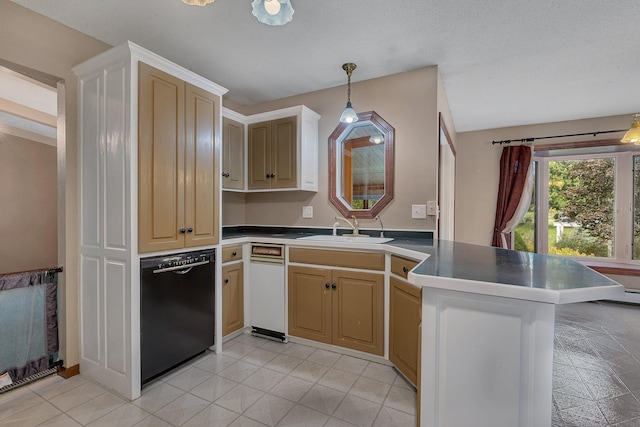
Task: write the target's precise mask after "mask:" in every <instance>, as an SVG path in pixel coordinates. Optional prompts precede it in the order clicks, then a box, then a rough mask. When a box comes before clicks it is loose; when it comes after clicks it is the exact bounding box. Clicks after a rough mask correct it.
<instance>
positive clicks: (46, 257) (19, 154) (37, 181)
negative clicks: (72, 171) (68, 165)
mask: <svg viewBox="0 0 640 427" xmlns="http://www.w3.org/2000/svg"><path fill="white" fill-rule="evenodd" d="M56 166H57V162H56V147H52V146H50V145H45V144H41V143H39V142H35V141H30V140H28V139H23V138H18V137H16V136H12V135H2V133H1V132H0V200H2V209H0V236H2V239H0V274H2V273H15V272H18V271H29V270H36V269H41V268H49V267H55V266H56V263H57V262H58V215H57V211H58V208H57V197H56V194H57V185H56V176H57V173H56Z"/></svg>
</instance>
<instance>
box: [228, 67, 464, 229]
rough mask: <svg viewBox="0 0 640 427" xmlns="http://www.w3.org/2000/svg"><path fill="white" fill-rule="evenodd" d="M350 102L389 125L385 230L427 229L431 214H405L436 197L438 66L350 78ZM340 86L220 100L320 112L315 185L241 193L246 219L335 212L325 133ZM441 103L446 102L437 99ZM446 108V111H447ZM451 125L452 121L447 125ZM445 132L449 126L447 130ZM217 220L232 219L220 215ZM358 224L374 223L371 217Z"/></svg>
mask: <svg viewBox="0 0 640 427" xmlns="http://www.w3.org/2000/svg"><path fill="white" fill-rule="evenodd" d="M351 86H352V87H351V101H352V103H353V105H354V107H355V108H356V111H359V112H364V111H370V110H373V111H375V112H376V113H378V114H379V115H380V116H382V117H383V118H384V119H385V120H386V121H387V122H388V123H390V124H391V125H392V126H393V127H394V128H395V157H396V162H395V175H394V179H395V195H394V200H393V201H392V202H391V204H390V205H388V206H387V207H386V208H385V209H384V210H383V211H382V214H381V215H382V218H383V222H384V225H385V228H387V229H412V230H433V229H434V228H435V223H434V220H433V218H432V217H429V218H428V219H426V220H415V219H411V205H412V204H425V203H426V202H427V201H428V200H435V198H436V182H437V181H436V175H437V170H436V169H437V160H438V159H437V157H438V156H437V153H438V151H437V150H438V107H437V106H438V103H437V96H438V68H437V67H428V68H422V69H419V70H414V71H409V72H406V73H401V74H395V75H392V76H387V77H381V78H377V79H372V80H367V81H362V82H357V83H352V85H351ZM346 92H347V88H346V85H342V86H338V87H334V88H330V89H326V90H321V91H316V92H311V93H307V94H303V95H298V96H294V97H290V98H285V99H280V100H277V101H273V102H268V103H263V104H259V105H253V106H245V107H240V106H237V105H232V104H231V103H229V102H225V106H228V107H229V108H232V109H233V108H234V107H235V109H237V110H241V111H239V112H240V113H242V114H255V113H260V112H264V111H270V110H275V109H279V108H285V107H290V106H294V105H300V104H303V105H306V106H307V107H309V108H311V109H312V110H314V111H315V112H317V113H318V114H320V115H321V116H322V118H321V119H320V123H319V135H318V141H319V150H318V155H319V167H318V169H319V190H318V192H317V193H310V192H280V193H278V192H271V193H251V194H247V195H246V208H245V219H246V223H247V224H259V225H285V226H302V227H306V226H313V227H331V225H332V224H333V223H334V222H335V220H334V217H335V216H336V215H339V213H338V211H337V210H336V209H335V208H333V206H331V205H329V202H328V197H329V196H328V180H329V178H328V142H327V140H328V137H329V135H330V134H331V132H333V130H334V129H335V128H336V126H337V125H338V118H339V117H340V114H341V112H342V109H343V108H344V105H345V102H346V95H347V93H346ZM443 105H446V104H443ZM448 114H449V113H448V111H447V115H448ZM452 128H453V126H452ZM450 131H451V129H450ZM307 205H311V206H313V211H314V217H313V219H303V218H302V207H303V206H307ZM223 223H224V224H225V225H226V224H232V223H235V221H233V220H232V219H231V218H228V217H226V216H224V217H223ZM360 223H361V227H363V228H367V227H372V228H376V229H377V227H378V225H377V223H376V222H375V221H373V220H362V221H360Z"/></svg>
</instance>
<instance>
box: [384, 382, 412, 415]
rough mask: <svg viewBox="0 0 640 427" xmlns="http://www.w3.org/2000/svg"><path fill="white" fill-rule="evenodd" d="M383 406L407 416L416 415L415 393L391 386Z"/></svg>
mask: <svg viewBox="0 0 640 427" xmlns="http://www.w3.org/2000/svg"><path fill="white" fill-rule="evenodd" d="M384 406H388V407H390V408H393V409H397V410H399V411H402V412H406V413H407V414H411V415H415V414H416V392H415V391H413V390H407V389H404V388H400V387H396V386H393V387H391V390H389V394H388V395H387V398H386V400H385V401H384Z"/></svg>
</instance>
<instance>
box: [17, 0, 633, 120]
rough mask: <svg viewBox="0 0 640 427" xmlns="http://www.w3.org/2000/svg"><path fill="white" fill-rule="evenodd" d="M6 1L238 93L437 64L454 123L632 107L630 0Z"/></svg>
mask: <svg viewBox="0 0 640 427" xmlns="http://www.w3.org/2000/svg"><path fill="white" fill-rule="evenodd" d="M13 1H14V2H15V3H18V4H20V5H23V6H25V7H27V8H30V9H32V10H34V11H36V12H38V13H41V14H43V15H46V16H49V17H51V18H52V19H55V20H56V21H59V22H62V23H64V24H66V25H68V26H70V27H72V28H75V29H77V30H79V31H81V32H83V33H85V34H88V35H91V36H93V37H95V38H97V39H99V40H102V41H104V42H106V43H109V44H111V45H117V44H120V43H122V42H124V41H126V40H131V41H133V42H134V43H137V44H139V45H141V46H143V47H145V48H147V49H149V50H151V51H154V52H156V53H158V54H160V55H162V56H164V57H166V58H168V59H170V60H172V61H174V62H176V63H179V64H180V65H182V66H185V67H186V68H189V69H191V70H193V71H194V72H196V73H198V74H201V75H203V76H204V77H206V78H208V79H210V80H212V81H214V82H216V83H218V84H220V85H222V86H225V87H227V88H228V89H229V94H228V97H229V98H230V99H232V100H233V101H236V102H238V103H240V104H255V103H258V102H262V101H268V100H272V99H278V98H282V97H286V96H291V95H295V94H300V93H305V92H311V91H314V90H319V89H325V88H329V87H334V86H338V85H343V84H345V82H346V75H345V73H344V71H343V70H342V68H341V65H342V64H343V63H344V62H355V63H356V64H358V68H357V70H356V71H354V74H353V78H352V79H353V81H354V82H357V81H361V80H366V79H371V78H374V77H380V76H384V75H389V74H394V73H398V72H402V71H408V70H413V69H417V68H421V67H425V66H430V65H438V66H439V67H440V72H441V75H442V79H443V81H444V85H445V90H446V93H447V97H448V99H449V104H450V107H451V112H452V114H453V118H454V121H455V125H456V130H457V131H459V132H460V131H470V130H478V129H489V128H496V127H504V126H512V125H521V124H533V123H544V122H555V121H562V120H572V119H580V118H590V117H603V116H610V115H618V114H631V113H633V112H636V111H640V78H639V76H640V32H639V31H638V28H637V21H638V18H639V17H640V1H638V0H616V1H603V0H496V1H491V0H489V1H478V0H395V1H391V0H320V1H313V0H291V1H292V4H293V7H294V9H295V13H294V15H293V21H291V22H289V23H288V24H286V25H284V26H281V27H269V26H266V25H264V24H261V23H259V22H258V21H257V20H256V19H255V18H254V17H253V16H252V15H251V0H216V2H215V3H213V4H210V5H208V6H206V7H197V6H187V5H185V4H184V3H182V1H180V0H135V1H131V0H13ZM345 95H346V94H345ZM345 98H346V96H345ZM357 99H358V94H357V92H355V91H354V93H353V94H352V100H353V104H354V106H355V107H357V105H358V104H357ZM341 102H344V100H341ZM629 120H630V121H631V116H630V117H629Z"/></svg>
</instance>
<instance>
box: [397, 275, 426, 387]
mask: <svg viewBox="0 0 640 427" xmlns="http://www.w3.org/2000/svg"><path fill="white" fill-rule="evenodd" d="M389 283H390V288H389V361H390V362H392V363H393V364H394V365H395V366H396V367H397V368H398V369H399V370H400V371H401V372H402V373H403V374H404V375H406V377H407V378H408V379H409V380H410V381H411V382H412V383H413V384H414V385H416V384H417V380H418V378H417V377H418V363H419V359H418V357H419V351H420V338H421V337H420V318H421V311H422V293H421V289H419V288H416V287H415V286H412V285H410V284H408V283H406V282H403V281H401V280H398V279H396V278H395V277H391V278H390V282H389Z"/></svg>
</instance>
